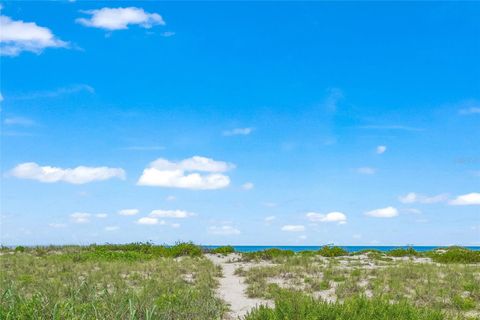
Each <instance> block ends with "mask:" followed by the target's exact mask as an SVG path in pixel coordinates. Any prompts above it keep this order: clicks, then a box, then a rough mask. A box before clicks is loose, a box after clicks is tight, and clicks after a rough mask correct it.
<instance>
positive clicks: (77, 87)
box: [11, 84, 95, 100]
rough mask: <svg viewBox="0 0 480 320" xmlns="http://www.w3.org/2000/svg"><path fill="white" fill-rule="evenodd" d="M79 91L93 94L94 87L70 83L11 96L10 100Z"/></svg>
mask: <svg viewBox="0 0 480 320" xmlns="http://www.w3.org/2000/svg"><path fill="white" fill-rule="evenodd" d="M80 92H86V93H89V94H94V93H95V89H94V88H93V87H91V86H89V85H87V84H72V85H69V86H65V87H60V88H56V89H54V90H46V91H34V92H28V93H25V94H21V95H18V96H13V97H11V99H12V100H34V99H44V98H57V97H61V96H64V95H70V94H75V93H80Z"/></svg>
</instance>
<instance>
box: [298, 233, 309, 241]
mask: <svg viewBox="0 0 480 320" xmlns="http://www.w3.org/2000/svg"><path fill="white" fill-rule="evenodd" d="M298 239H300V240H306V239H307V236H306V235H304V234H302V235H301V236H299V237H298Z"/></svg>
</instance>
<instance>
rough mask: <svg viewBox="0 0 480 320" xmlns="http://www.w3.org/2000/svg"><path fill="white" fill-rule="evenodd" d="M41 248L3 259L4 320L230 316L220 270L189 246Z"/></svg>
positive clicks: (0, 307)
mask: <svg viewBox="0 0 480 320" xmlns="http://www.w3.org/2000/svg"><path fill="white" fill-rule="evenodd" d="M37 249H38V248H35V249H31V248H26V250H25V251H24V252H18V251H17V252H15V253H13V254H9V253H8V254H3V255H2V256H0V263H1V272H0V319H2V320H3V319H132V320H133V319H172V320H173V319H178V320H180V319H195V320H205V319H221V318H222V316H223V314H224V312H225V310H226V306H225V304H224V303H223V302H222V301H221V300H220V299H218V298H217V297H216V296H215V287H216V285H217V280H216V278H217V277H218V276H219V275H220V273H219V269H218V268H217V267H215V266H214V265H213V264H212V263H211V262H210V261H209V260H208V259H205V258H202V257H198V255H199V254H201V251H198V250H197V247H196V246H191V245H190V244H179V245H176V246H172V247H170V248H169V249H166V248H163V249H159V248H153V247H151V246H150V245H145V244H133V245H124V246H112V247H110V246H90V247H87V248H78V247H72V248H67V249H66V251H67V252H68V253H63V252H62V251H61V248H58V247H57V248H55V249H54V248H53V247H52V248H49V249H46V251H47V253H45V252H43V251H40V253H39V251H38V250H37ZM42 250H43V249H42ZM164 250H167V251H164ZM163 255H165V257H164V256H163ZM79 256H80V257H83V258H81V259H78V257H79ZM178 256H183V257H184V258H182V259H174V257H178ZM85 257H86V258H85Z"/></svg>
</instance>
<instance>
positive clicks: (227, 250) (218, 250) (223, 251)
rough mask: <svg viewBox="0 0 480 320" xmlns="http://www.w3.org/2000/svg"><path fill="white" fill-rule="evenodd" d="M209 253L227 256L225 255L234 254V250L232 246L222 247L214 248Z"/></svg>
mask: <svg viewBox="0 0 480 320" xmlns="http://www.w3.org/2000/svg"><path fill="white" fill-rule="evenodd" d="M210 252H211V253H216V254H223V255H227V254H230V253H234V252H235V248H234V247H232V246H222V247H218V248H215V249H213V250H211V251H210Z"/></svg>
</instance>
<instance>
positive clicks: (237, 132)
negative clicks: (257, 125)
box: [223, 128, 253, 137]
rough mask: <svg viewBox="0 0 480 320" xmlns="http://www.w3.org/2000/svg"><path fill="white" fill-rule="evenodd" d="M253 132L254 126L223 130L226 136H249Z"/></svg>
mask: <svg viewBox="0 0 480 320" xmlns="http://www.w3.org/2000/svg"><path fill="white" fill-rule="evenodd" d="M252 132H253V128H235V129H232V130H226V131H223V135H224V136H227V137H228V136H247V135H249V134H250V133H252Z"/></svg>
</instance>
